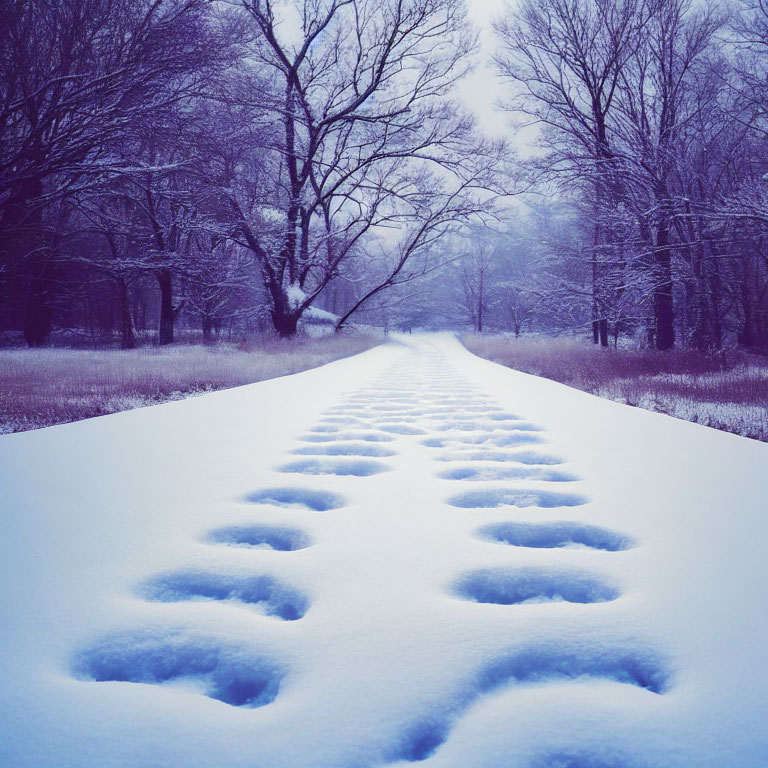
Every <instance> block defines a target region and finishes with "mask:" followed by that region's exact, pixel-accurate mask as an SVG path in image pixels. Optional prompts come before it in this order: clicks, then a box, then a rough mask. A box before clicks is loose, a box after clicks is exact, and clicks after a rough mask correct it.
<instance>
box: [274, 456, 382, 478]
mask: <svg viewBox="0 0 768 768" xmlns="http://www.w3.org/2000/svg"><path fill="white" fill-rule="evenodd" d="M389 469H390V468H389V467H388V466H387V465H386V464H382V463H381V462H379V461H371V460H369V459H335V460H333V459H304V460H303V461H293V462H291V463H289V464H283V465H282V466H280V467H278V468H277V471H278V472H285V473H294V474H300V475H342V476H346V477H370V476H371V475H378V474H381V473H382V472H388V471H389Z"/></svg>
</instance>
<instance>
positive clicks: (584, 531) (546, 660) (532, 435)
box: [73, 358, 668, 762]
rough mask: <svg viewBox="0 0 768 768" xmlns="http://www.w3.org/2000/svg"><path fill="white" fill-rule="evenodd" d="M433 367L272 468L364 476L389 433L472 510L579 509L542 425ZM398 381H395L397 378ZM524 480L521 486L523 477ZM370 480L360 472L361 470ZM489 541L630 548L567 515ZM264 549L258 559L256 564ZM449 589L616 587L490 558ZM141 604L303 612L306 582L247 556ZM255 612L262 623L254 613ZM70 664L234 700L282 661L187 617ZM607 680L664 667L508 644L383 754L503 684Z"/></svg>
mask: <svg viewBox="0 0 768 768" xmlns="http://www.w3.org/2000/svg"><path fill="white" fill-rule="evenodd" d="M425 363H426V365H425V367H426V369H427V372H426V373H427V375H426V376H424V375H418V374H417V373H414V372H412V371H410V370H408V369H407V368H406V367H405V366H404V365H401V366H395V367H394V368H393V369H392V370H390V371H388V372H387V373H386V374H385V375H384V376H383V377H382V380H381V383H379V384H374V385H372V386H370V387H369V388H368V389H367V390H365V391H362V392H358V393H355V394H352V395H349V396H347V397H346V399H345V401H344V402H342V403H341V404H339V405H337V406H334V407H332V408H330V409H329V410H328V412H327V413H326V415H325V416H324V417H323V418H322V419H321V421H320V423H318V424H317V425H316V426H314V427H312V428H311V429H310V430H308V431H307V433H306V434H304V435H303V436H302V437H301V438H300V440H299V442H300V443H301V444H300V445H299V446H298V447H296V448H295V449H293V450H292V451H291V453H292V454H293V458H292V459H291V460H290V461H287V462H285V463H282V464H281V465H279V466H278V467H277V472H279V473H281V474H284V475H292V476H299V475H300V476H305V477H306V476H311V477H320V476H323V475H341V476H348V477H357V478H366V477H370V476H373V475H376V474H379V473H381V472H386V471H389V470H390V469H391V467H390V466H389V465H388V464H387V463H386V460H387V458H389V457H392V456H395V455H396V454H397V450H396V448H395V447H394V446H395V444H396V440H397V439H403V438H406V439H407V438H410V439H414V440H417V441H419V442H420V443H421V445H422V446H424V449H425V450H431V451H433V457H434V459H435V461H436V462H438V464H442V465H443V467H441V468H440V469H439V470H438V471H437V475H438V476H439V477H440V478H443V479H447V480H450V481H455V482H456V483H458V484H459V485H458V486H457V489H456V492H454V493H452V494H451V495H450V496H449V497H448V498H447V499H446V502H445V503H446V504H448V505H450V506H452V507H455V508H460V509H467V510H472V509H474V510H483V509H485V510H488V509H495V508H499V509H502V510H505V511H506V512H510V511H512V512H514V510H515V509H521V508H541V509H547V508H557V509H569V508H578V507H580V506H582V505H584V504H586V503H588V501H589V499H587V498H586V497H584V496H583V495H581V494H578V493H572V492H569V491H568V490H567V486H568V484H569V483H572V482H573V481H576V480H578V479H579V478H577V477H576V476H574V475H573V474H572V473H570V472H568V471H567V470H565V469H563V468H562V466H561V465H562V464H564V461H563V460H562V459H561V458H559V457H557V456H554V455H552V454H550V453H548V452H547V451H546V450H543V448H542V446H543V444H544V442H545V441H544V439H543V437H542V435H541V434H540V433H541V430H540V429H539V428H538V427H537V426H536V425H535V424H531V423H529V422H527V421H525V420H524V419H521V418H520V417H518V416H517V415H515V414H512V413H508V412H506V411H504V410H503V409H502V408H501V407H499V406H498V405H497V404H496V403H494V402H493V401H492V400H491V399H490V398H488V397H486V396H484V395H482V394H479V393H478V392H477V391H476V389H475V387H474V386H473V385H471V384H470V383H468V382H467V381H466V380H463V379H462V378H461V377H459V376H457V375H456V373H455V371H454V370H452V369H451V368H448V367H447V366H446V365H445V364H443V363H442V362H441V361H440V360H439V359H434V358H433V359H427V360H426V361H425ZM392 382H394V383H392ZM521 481H524V482H525V483H526V484H527V483H530V486H529V487H521V485H520V482H521ZM361 482H364V481H361ZM245 501H246V502H247V503H248V504H252V505H257V506H259V505H269V506H271V507H285V508H289V509H301V510H311V511H315V512H326V511H330V510H334V509H338V508H341V507H343V506H344V505H345V504H346V500H345V499H344V498H342V497H341V496H340V495H338V494H335V493H332V492H330V491H327V490H323V489H320V488H306V487H296V486H292V485H285V486H276V487H271V488H263V489H260V490H257V491H254V492H253V493H251V494H249V495H248V496H247V497H246V499H245ZM475 535H476V536H477V537H478V538H479V539H481V540H484V541H487V542H492V543H495V544H498V545H504V546H509V547H525V548H529V549H543V550H557V549H561V548H566V547H567V548H582V549H591V550H602V551H605V552H613V553H617V552H621V551H623V550H627V549H630V548H632V547H634V546H635V544H634V542H633V541H632V540H631V539H630V538H629V537H628V536H625V535H624V534H622V533H619V532H616V531H612V530H607V529H605V528H600V527H597V526H593V525H588V524H585V523H582V522H578V521H575V520H560V521H555V522H540V523H534V522H520V521H515V520H509V519H502V520H499V521H498V522H495V523H491V524H486V525H483V526H482V527H480V528H479V529H478V530H476V531H475ZM205 541H206V543H207V544H209V545H210V546H216V547H222V546H226V547H243V548H249V549H253V550H258V549H271V550H275V551H278V552H284V553H288V552H292V551H296V550H301V549H304V548H306V547H310V546H312V544H313V542H312V540H311V538H310V536H309V535H308V534H306V533H305V532H304V531H303V530H301V529H300V528H297V527H292V526H289V525H279V526H276V525H271V524H265V523H261V522H258V521H255V522H254V523H253V524H245V525H239V526H236V525H231V526H225V527H219V528H215V529H213V530H211V531H209V532H208V533H207V534H206V535H205ZM257 557H258V556H255V559H254V566H256V565H257V563H258V560H257ZM448 588H449V589H450V590H451V592H452V594H453V595H454V596H455V597H456V598H457V599H461V600H466V601H469V602H472V603H486V604H496V605H504V606H513V605H521V604H532V603H551V602H554V601H558V602H559V601H565V602H570V603H575V604H587V603H599V602H608V601H612V600H615V599H617V598H618V597H619V596H620V595H619V591H618V590H617V589H616V587H615V586H614V585H612V584H609V583H605V582H604V580H602V579H600V578H598V577H596V576H595V575H593V574H591V573H590V572H589V571H587V570H582V569H578V568H572V567H560V566H556V565H555V566H552V565H550V564H549V563H547V564H546V565H542V566H530V565H528V566H525V567H511V566H510V567H504V568H486V569H478V570H473V571H470V572H465V573H460V574H457V576H456V578H455V580H454V582H453V583H452V584H451V585H448ZM138 592H139V594H140V595H141V596H142V597H143V598H144V599H145V600H148V601H160V602H163V603H172V602H180V601H189V600H208V601H213V602H227V603H229V604H234V605H240V606H242V607H246V608H250V609H253V608H256V609H258V612H259V613H260V614H262V616H266V617H267V618H268V620H282V621H299V620H301V618H302V617H303V616H304V615H305V613H306V612H307V610H309V609H310V605H309V601H308V599H307V598H306V596H304V595H303V594H302V593H301V591H300V590H298V589H295V588H293V587H292V586H290V585H289V584H287V583H285V582H283V580H281V579H280V578H278V577H276V576H274V575H272V574H265V573H263V572H260V571H259V570H258V569H257V568H256V567H254V572H253V573H252V574H250V575H246V576H244V575H242V574H240V573H237V574H233V573H228V572H226V571H221V572H211V571H205V570H199V569H194V568H190V569H188V570H183V571H176V572H169V573H161V574H157V575H155V576H153V577H151V578H148V579H147V580H146V581H145V582H144V583H143V584H140V585H138ZM254 620H264V619H263V618H262V619H257V618H256V617H254ZM73 671H74V674H75V675H76V676H77V677H78V678H80V679H82V680H89V681H127V682H135V683H151V684H163V683H168V682H174V681H179V680H180V681H183V682H186V683H194V685H196V686H197V688H198V690H199V691H200V692H201V693H203V694H205V695H206V696H209V697H211V698H214V699H217V700H219V701H222V702H224V703H226V704H229V705H232V706H238V707H259V706H263V705H265V704H268V703H269V702H271V701H273V700H274V698H275V697H276V696H277V694H278V692H279V688H280V683H281V681H282V679H283V678H284V676H285V675H286V674H287V672H288V670H287V669H286V668H285V666H284V665H282V664H281V663H280V662H279V660H277V659H275V658H273V657H272V656H271V655H269V654H263V655H260V654H258V653H256V652H255V651H254V649H253V648H250V647H247V648H246V647H242V646H238V645H235V644H231V643H229V642H227V641H225V640H222V639H221V638H216V637H210V636H205V635H203V634H199V633H197V632H196V631H195V630H194V628H191V629H190V628H189V627H184V628H178V627H169V628H158V627H156V626H153V627H148V628H143V629H136V630H133V631H128V632H122V633H114V634H111V635H107V636H105V637H102V638H101V639H99V640H98V641H97V642H95V643H94V644H92V645H91V646H89V647H87V648H84V649H82V650H81V652H80V653H78V654H77V656H76V657H75V660H74V664H73ZM589 677H592V678H603V679H608V680H613V681H615V682H618V683H625V684H630V685H635V686H639V687H641V688H645V689H647V690H648V691H651V692H653V693H657V694H659V693H664V692H665V690H666V689H667V687H668V675H667V673H666V671H665V668H664V665H663V663H662V662H661V661H660V659H659V657H658V656H657V655H656V654H654V653H652V652H650V651H649V650H648V649H647V648H644V647H640V646H638V647H637V648H625V647H613V646H611V645H610V644H607V643H601V642H599V641H595V640H594V639H592V640H590V641H589V642H586V641H585V642H584V643H582V644H581V645H579V644H578V643H577V644H574V645H572V647H569V648H566V649H564V648H563V646H562V644H561V643H559V642H557V640H556V639H555V638H553V640H552V642H551V643H550V644H547V643H541V642H537V643H536V644H535V645H531V646H525V645H522V646H519V645H518V646H516V647H515V648H514V649H513V650H511V651H510V652H509V653H508V654H506V655H502V656H500V657H499V658H494V659H490V660H488V662H487V664H486V665H485V666H484V667H483V668H482V669H480V670H478V672H477V675H476V677H475V679H473V680H471V681H467V684H466V685H465V686H464V690H465V691H466V692H467V693H466V694H465V695H464V696H463V697H460V698H459V699H458V700H457V701H455V702H453V705H452V707H450V708H449V714H448V715H446V714H445V711H443V713H442V714H440V715H435V716H434V717H431V718H430V717H429V716H427V717H425V718H424V719H420V720H418V721H417V722H415V723H414V724H413V726H412V728H411V729H410V730H409V731H408V732H407V733H406V734H404V737H403V739H402V740H401V742H400V744H399V745H398V746H397V747H396V748H395V750H394V752H393V754H392V755H390V758H391V759H393V760H405V761H413V762H415V761H421V760H424V759H426V758H428V757H430V756H431V755H433V754H434V753H435V752H436V750H437V749H438V748H439V747H440V746H441V745H442V744H443V743H444V742H445V741H446V740H447V739H448V738H449V733H450V730H451V729H452V727H453V725H454V723H455V721H456V720H457V719H458V718H459V717H460V715H461V714H462V712H464V711H465V710H466V709H467V708H468V707H469V706H471V704H472V703H473V702H474V701H475V700H476V699H477V698H478V697H479V696H481V695H483V694H485V693H487V692H490V691H492V690H494V689H496V688H498V687H500V686H502V685H504V684H508V683H526V682H537V683H541V682H546V681H557V680H560V681H562V680H569V679H572V680H576V679H583V678H589Z"/></svg>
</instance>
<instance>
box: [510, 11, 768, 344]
mask: <svg viewBox="0 0 768 768" xmlns="http://www.w3.org/2000/svg"><path fill="white" fill-rule="evenodd" d="M496 32H497V35H498V40H499V44H500V51H499V55H498V60H497V63H498V67H499V69H500V72H501V73H502V75H503V76H504V78H505V80H506V81H507V83H508V84H509V85H510V90H509V91H508V92H509V93H510V99H509V103H508V108H509V109H510V110H512V111H514V112H515V113H516V114H517V115H518V116H522V118H521V119H522V120H527V121H528V122H534V123H536V124H537V125H538V126H539V127H540V130H541V134H540V135H541V139H540V141H539V151H538V153H537V155H536V157H535V158H534V159H533V160H532V161H531V165H532V166H533V167H534V169H535V173H536V178H537V180H538V182H539V183H540V184H543V185H545V187H546V188H548V189H549V190H555V191H557V192H558V193H559V194H560V196H561V199H560V202H559V203H558V204H557V205H552V204H550V205H545V204H539V205H536V206H534V212H533V213H532V214H531V217H530V219H531V224H532V233H533V235H534V237H535V240H534V239H533V238H532V252H533V254H534V255H535V259H534V260H535V261H536V263H537V265H536V269H535V271H534V272H533V273H531V274H530V275H529V280H528V283H527V286H528V287H527V289H526V291H525V295H524V296H523V303H524V305H525V307H526V311H527V312H528V313H529V314H530V313H533V314H536V315H538V316H539V317H540V318H544V317H546V316H547V315H549V317H550V318H551V320H550V321H551V322H555V321H557V320H558V319H559V320H560V322H561V324H562V325H567V324H568V323H574V322H579V321H582V320H583V321H584V322H586V323H589V324H591V326H592V332H593V338H594V341H595V343H602V344H603V345H607V344H608V343H609V341H611V340H613V339H615V338H616V337H617V336H618V335H619V334H625V333H630V334H635V335H638V336H642V337H644V338H645V339H646V340H647V342H648V343H649V344H650V345H652V346H655V347H656V348H657V349H660V350H664V349H669V348H671V347H673V346H675V345H678V346H688V347H693V348H697V349H701V350H708V349H713V348H714V349H719V348H721V347H722V346H723V345H724V344H730V343H734V342H738V344H740V345H742V346H744V347H760V348H763V349H766V348H768V248H767V247H766V246H767V245H768V239H767V238H766V236H767V235H768V229H767V228H766V224H768V205H767V203H768V195H767V194H766V193H767V192H768V182H767V181H766V179H767V178H768V176H767V175H766V174H768V142H767V141H766V138H767V134H768V89H766V82H768V3H766V2H765V0H754V1H752V0H750V1H749V2H743V3H737V4H726V3H698V2H692V1H691V0H521V2H520V3H519V4H518V6H517V9H516V10H515V11H514V12H511V13H509V14H508V15H507V16H506V17H505V18H504V19H502V20H501V21H499V23H498V24H497V25H496ZM543 276H546V280H545V281H544V283H542V277H543ZM521 285H523V286H525V285H526V282H525V280H524V281H523V282H522V283H521Z"/></svg>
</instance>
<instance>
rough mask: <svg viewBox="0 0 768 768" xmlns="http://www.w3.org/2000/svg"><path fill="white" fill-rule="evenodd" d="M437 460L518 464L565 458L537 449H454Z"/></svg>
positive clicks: (549, 463)
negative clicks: (513, 450) (509, 450)
mask: <svg viewBox="0 0 768 768" xmlns="http://www.w3.org/2000/svg"><path fill="white" fill-rule="evenodd" d="M437 460H438V461H510V462H516V463H518V464H542V465H552V464H565V459H563V458H560V457H559V456H550V455H549V454H546V453H539V452H538V451H515V452H514V453H510V452H508V451H473V450H471V449H470V450H465V451H455V452H454V453H444V454H442V455H441V456H438V457H437Z"/></svg>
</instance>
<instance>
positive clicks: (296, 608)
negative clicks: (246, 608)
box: [139, 571, 309, 621]
mask: <svg viewBox="0 0 768 768" xmlns="http://www.w3.org/2000/svg"><path fill="white" fill-rule="evenodd" d="M139 592H140V594H141V595H142V597H145V598H146V599H148V600H157V601H159V602H161V603H180V602H184V601H187V600H222V601H225V600H226V601H232V602H238V603H247V604H249V605H257V606H258V607H259V608H260V609H261V610H262V611H263V612H264V613H266V614H267V615H268V616H277V617H278V618H280V619H283V620H284V621H296V620H297V619H300V618H301V617H302V616H303V615H304V614H305V613H306V612H307V609H308V607H309V601H308V600H307V598H306V597H305V596H304V595H302V594H301V593H300V592H299V591H298V590H295V589H293V588H292V587H289V586H287V585H286V584H283V583H282V582H280V581H278V580H277V579H274V578H272V577H271V576H226V575H222V574H216V573H206V572H205V571H179V572H176V573H165V574H161V575H159V576H155V577H154V578H152V579H150V580H149V581H147V582H146V583H145V584H144V585H143V586H142V588H141V589H140V590H139Z"/></svg>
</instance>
